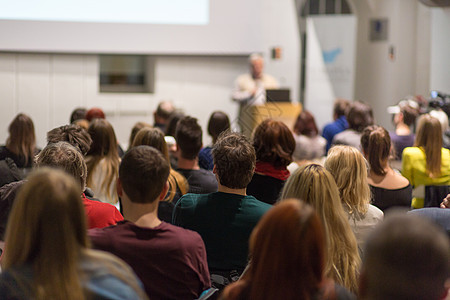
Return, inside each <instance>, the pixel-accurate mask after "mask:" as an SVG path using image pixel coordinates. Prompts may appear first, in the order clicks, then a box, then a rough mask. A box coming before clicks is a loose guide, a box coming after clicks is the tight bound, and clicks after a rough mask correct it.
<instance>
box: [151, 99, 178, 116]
mask: <svg viewBox="0 0 450 300" xmlns="http://www.w3.org/2000/svg"><path fill="white" fill-rule="evenodd" d="M174 111H175V107H174V106H173V104H172V102H170V101H161V102H160V103H159V104H158V107H157V108H156V111H155V117H158V119H159V121H162V120H164V121H165V120H168V119H169V117H170V115H171V114H172V113H173V112H174ZM161 119H162V120H161Z"/></svg>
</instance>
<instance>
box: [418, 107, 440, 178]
mask: <svg viewBox="0 0 450 300" xmlns="http://www.w3.org/2000/svg"><path fill="white" fill-rule="evenodd" d="M414 146H415V147H420V148H421V149H422V150H423V151H424V152H425V157H426V161H427V166H426V169H427V171H428V172H429V176H430V177H435V176H439V175H440V174H441V159H442V158H441V155H442V150H441V149H442V127H441V123H440V122H439V120H438V119H437V118H435V117H432V116H431V115H429V114H425V115H422V116H421V117H420V118H419V122H418V126H417V134H416V140H415V142H414Z"/></svg>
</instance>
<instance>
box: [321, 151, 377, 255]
mask: <svg viewBox="0 0 450 300" xmlns="http://www.w3.org/2000/svg"><path fill="white" fill-rule="evenodd" d="M325 168H326V169H327V170H328V171H329V172H330V173H331V175H333V177H334V180H335V181H336V184H337V186H338V188H339V195H340V197H341V203H342V205H343V207H344V210H345V211H346V212H347V216H348V220H349V222H350V226H351V227H352V230H353V232H354V233H355V236H356V240H357V241H358V247H359V249H360V250H361V251H362V249H363V247H362V246H363V245H364V242H365V240H366V238H367V235H368V234H369V233H370V232H371V231H372V230H373V229H374V228H375V226H376V225H377V224H378V223H379V222H381V221H382V220H383V217H384V214H383V212H382V211H381V210H380V209H379V208H377V207H375V206H373V205H372V204H370V199H371V194H370V187H369V184H368V182H367V174H368V172H367V165H366V160H365V159H364V157H363V155H362V154H361V152H360V151H359V150H358V149H356V148H355V147H350V146H334V147H331V149H330V151H328V156H327V160H326V161H325Z"/></svg>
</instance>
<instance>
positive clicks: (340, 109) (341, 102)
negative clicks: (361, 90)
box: [333, 99, 350, 118]
mask: <svg viewBox="0 0 450 300" xmlns="http://www.w3.org/2000/svg"><path fill="white" fill-rule="evenodd" d="M349 107H350V101H348V100H345V99H336V101H334V107H333V114H334V116H335V118H340V117H342V116H345V115H346V114H347V110H348V108H349Z"/></svg>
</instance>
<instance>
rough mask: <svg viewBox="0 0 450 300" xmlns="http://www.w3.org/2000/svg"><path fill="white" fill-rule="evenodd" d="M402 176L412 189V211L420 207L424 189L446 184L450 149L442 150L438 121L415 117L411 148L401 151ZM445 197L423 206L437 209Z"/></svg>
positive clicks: (449, 170) (449, 177) (448, 178)
mask: <svg viewBox="0 0 450 300" xmlns="http://www.w3.org/2000/svg"><path fill="white" fill-rule="evenodd" d="M402 174H403V176H405V177H406V178H407V179H408V180H409V182H410V183H411V185H412V186H413V187H414V190H413V197H414V198H413V200H412V207H413V208H422V207H424V198H425V186H434V185H437V186H444V185H450V150H448V149H445V148H443V147H442V128H441V124H440V123H439V120H438V119H436V118H434V117H432V116H430V115H429V114H425V115H422V116H421V117H420V118H419V121H418V126H417V134H416V140H415V142H414V147H407V148H405V150H403V158H402ZM446 194H447V193H445V195H446ZM445 195H444V196H443V197H440V198H439V199H437V201H435V202H436V203H430V204H427V206H432V204H434V206H439V203H440V202H441V201H442V198H444V197H445Z"/></svg>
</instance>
